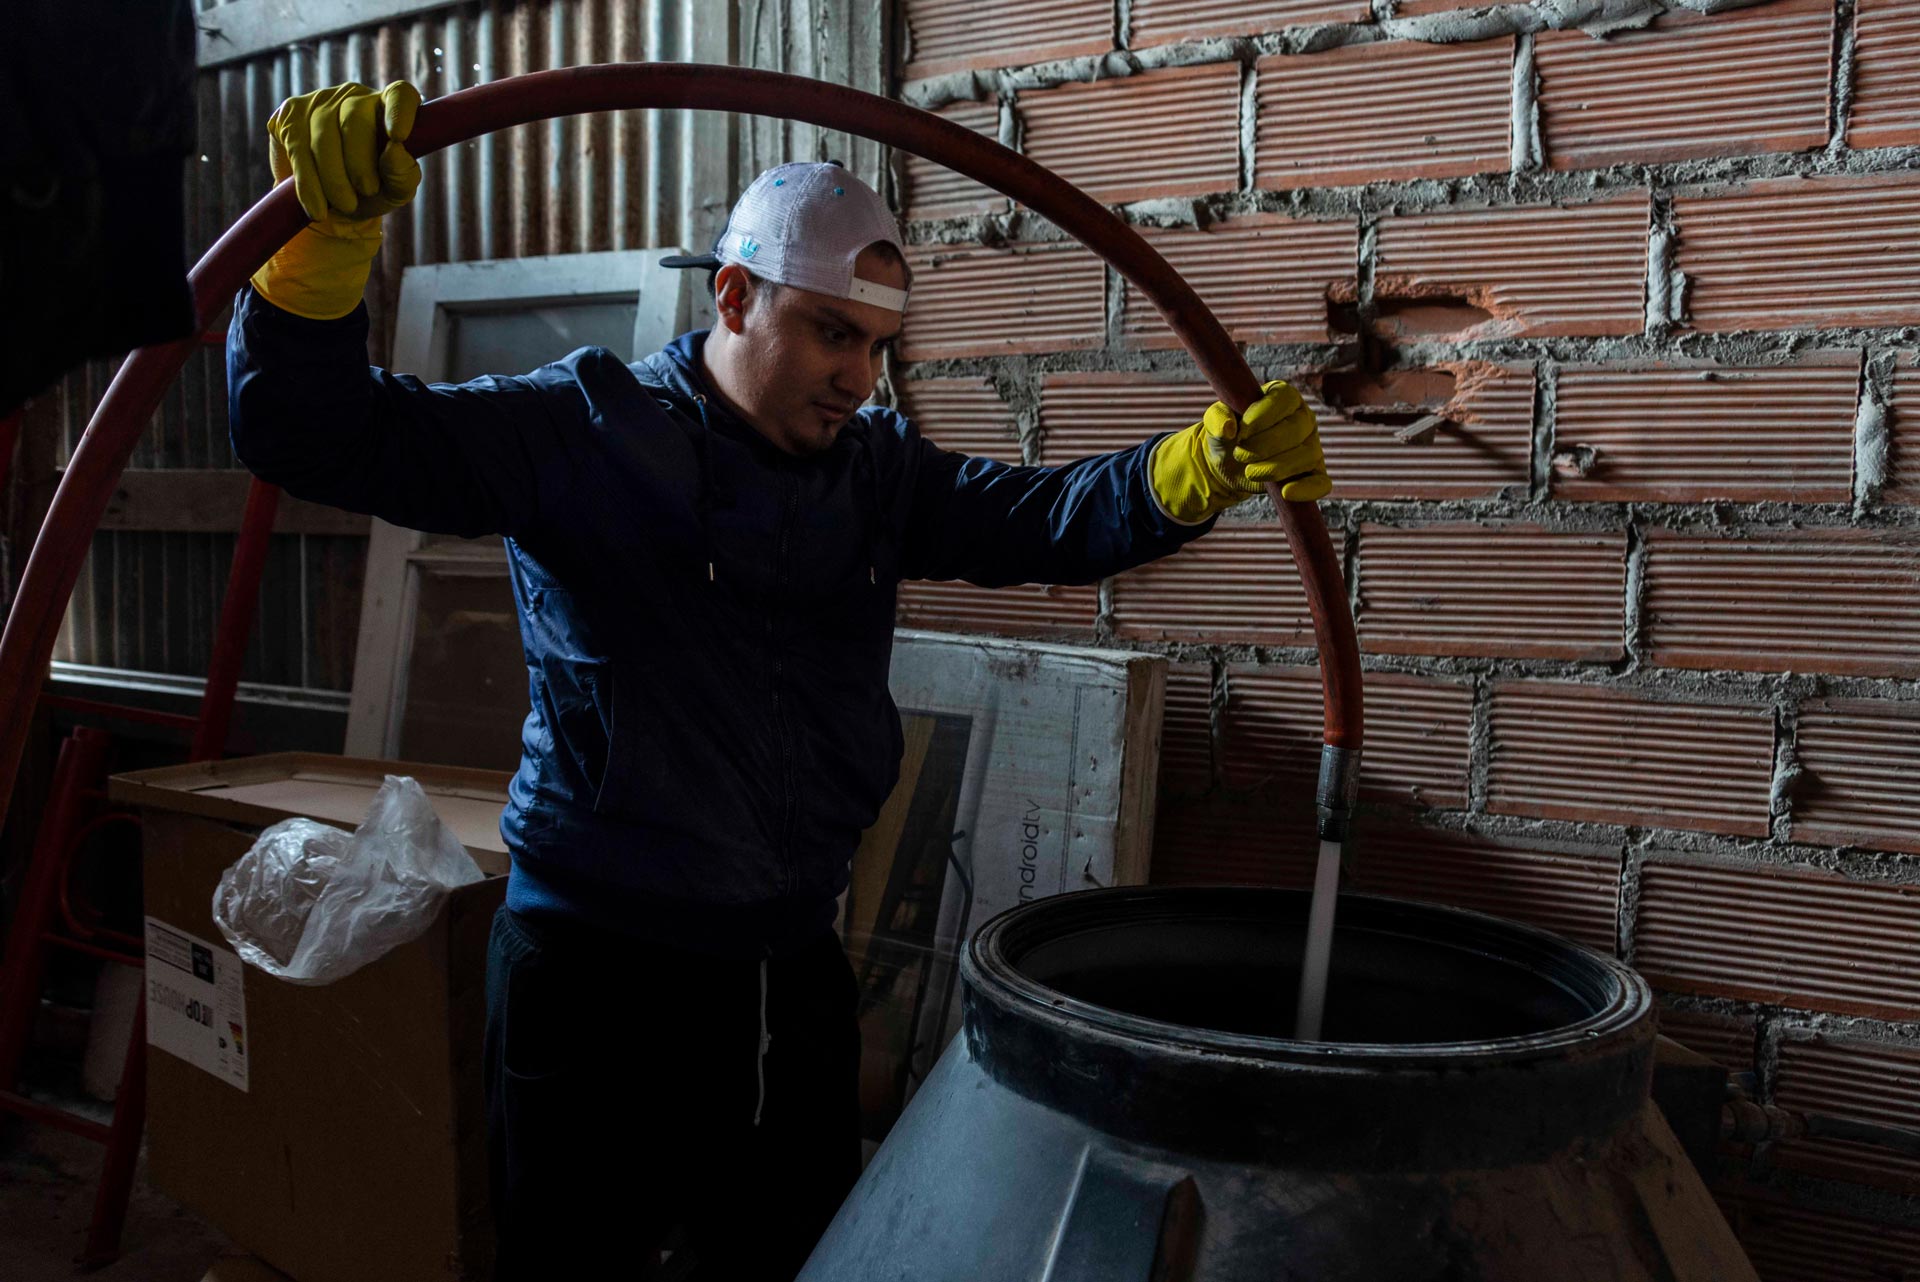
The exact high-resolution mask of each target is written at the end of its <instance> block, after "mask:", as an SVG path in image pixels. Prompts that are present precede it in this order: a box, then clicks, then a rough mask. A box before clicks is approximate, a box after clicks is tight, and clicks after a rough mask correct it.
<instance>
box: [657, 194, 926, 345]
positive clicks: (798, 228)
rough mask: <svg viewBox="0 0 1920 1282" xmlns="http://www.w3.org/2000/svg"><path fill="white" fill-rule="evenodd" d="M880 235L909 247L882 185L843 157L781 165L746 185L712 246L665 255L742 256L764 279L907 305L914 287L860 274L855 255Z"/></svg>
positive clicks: (705, 263)
mask: <svg viewBox="0 0 1920 1282" xmlns="http://www.w3.org/2000/svg"><path fill="white" fill-rule="evenodd" d="M876 241H885V242H887V243H888V244H890V245H892V246H893V247H894V248H895V249H898V250H900V251H901V253H902V255H903V256H904V255H905V252H906V251H905V246H904V245H903V244H902V243H901V240H900V227H899V224H898V223H896V222H895V221H894V217H893V213H892V211H890V210H889V209H888V208H887V203H886V201H884V200H882V199H881V198H880V193H879V192H876V191H875V190H874V189H873V188H871V187H869V186H867V185H866V184H865V183H863V182H861V181H860V180H859V179H858V178H856V177H854V176H853V175H852V174H850V173H848V172H847V170H846V169H845V168H843V167H842V166H841V165H840V164H839V163H838V162H826V163H794V164H787V165H775V166H774V167H773V168H772V169H769V170H767V171H766V172H765V173H763V174H761V175H760V176H759V177H758V178H756V179H754V180H753V182H752V183H751V184H750V185H749V186H748V187H747V189H746V191H744V192H742V193H741V195H740V199H739V201H737V202H736V203H735V204H734V207H733V213H732V215H731V216H730V217H729V218H728V219H727V229H726V231H724V232H722V233H721V234H720V240H719V242H718V243H717V244H716V245H714V247H713V252H712V253H710V254H688V255H680V256H677V257H673V258H668V259H665V260H663V261H664V262H665V264H666V266H668V267H706V268H709V269H718V268H720V267H724V266H726V265H727V264H729V263H738V264H740V265H741V266H743V267H745V268H747V269H748V270H750V271H751V272H752V273H753V274H754V275H755V276H758V277H760V278H762V279H764V280H771V281H778V282H779V283H780V284H783V285H792V286H795V287H796V288H799V289H810V290H812V291H813V292H815V293H817V294H826V295H827V296H828V297H831V298H848V299H852V300H854V301H856V302H861V303H871V304H873V305H874V306H876V307H884V308H887V309H888V310H890V311H896V312H904V311H906V310H907V291H906V290H904V289H895V288H893V287H892V286H891V285H883V284H881V283H880V282H879V281H873V280H867V279H866V278H864V277H861V276H856V275H855V274H854V267H853V265H854V260H855V259H857V258H858V257H859V256H860V251H862V250H863V249H865V248H866V247H867V246H869V245H871V244H873V243H874V242H876Z"/></svg>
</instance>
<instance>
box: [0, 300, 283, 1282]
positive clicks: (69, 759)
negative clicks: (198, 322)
mask: <svg viewBox="0 0 1920 1282" xmlns="http://www.w3.org/2000/svg"><path fill="white" fill-rule="evenodd" d="M200 341H201V342H202V343H203V344H206V345H208V346H212V345H216V344H224V343H225V342H226V336H225V335H224V334H221V333H219V332H217V331H214V332H208V333H204V334H202V335H201V337H200ZM18 426H19V416H18V415H14V416H11V417H10V418H9V419H8V420H7V421H6V422H5V423H0V484H4V477H5V474H6V472H5V464H6V463H7V461H9V460H10V459H11V458H12V440H13V436H12V434H13V433H17V430H18ZM279 495H280V492H279V490H278V489H276V488H275V487H273V486H270V485H266V484H263V483H262V482H260V481H258V480H256V481H254V482H253V485H252V487H251V488H250V489H249V490H248V492H247V506H246V511H245V512H244V514H243V515H242V517H241V520H240V531H239V536H238V538H237V539H236V540H235V542H234V550H233V564H232V567H231V569H230V571H229V573H228V575H227V593H226V599H225V600H224V601H223V602H222V603H221V607H220V622H219V626H218V629H217V631H216V632H215V634H214V644H213V654H212V656H211V661H210V663H209V664H208V671H207V685H206V690H205V693H204V694H203V696H202V698H201V701H200V711H199V714H198V715H197V716H187V715H184V714H182V713H176V712H160V711H155V710H152V709H147V708H133V707H127V706H125V705H122V704H116V703H106V702H103V701H100V700H97V699H85V698H80V697H77V696H73V695H43V696H42V698H41V699H40V703H41V705H42V706H44V707H48V708H52V709H57V710H60V711H64V712H69V713H79V714H81V715H85V716H98V717H109V718H114V719H117V720H121V721H131V722H135V723H139V724H144V725H153V726H162V727H166V728H169V729H174V730H183V731H186V732H188V733H189V734H191V735H192V740H191V747H190V748H189V750H188V754H187V755H188V760H190V761H205V760H212V759H214V758H217V757H219V756H220V755H221V754H222V750H223V749H224V748H225V746H226V742H227V735H228V730H229V727H230V725H231V723H232V714H233V701H234V695H235V692H236V690H237V689H238V687H239V681H240V668H241V664H242V663H243V662H244V660H245V657H246V647H247V639H248V637H249V636H250V635H251V633H252V631H253V620H254V612H255V608H256V606H257V605H258V603H259V598H260V581H261V578H262V577H263V575H264V573H265V570H266V560H267V549H268V546H269V544H270V542H271V538H272V534H273V519H274V515H275V512H276V510H277V508H278V504H279ZM62 613H64V610H63V611H62ZM110 746H111V738H110V736H108V735H107V734H106V732H104V731H101V730H97V729H93V728H91V727H82V728H79V729H76V730H74V731H73V732H72V733H71V734H70V735H69V736H68V737H67V739H66V741H65V742H64V743H63V744H62V745H61V750H60V756H59V759H58V761H57V763H56V765H55V768H54V786H53V789H52V794H51V796H50V797H49V799H48V804H47V808H46V811H45V812H44V813H43V815H42V817H41V821H40V831H39V832H38V833H37V834H36V838H35V841H34V848H33V851H32V853H31V855H30V857H29V863H28V868H27V876H26V878H25V882H24V884H23V886H22V888H21V897H20V903H19V907H18V909H17V910H16V912H15V915H14V920H13V923H12V929H11V930H10V931H9V932H8V936H7V949H6V954H5V957H4V961H3V962H0V1112H10V1113H15V1114H18V1115H20V1116H22V1117H27V1118H30V1119H32V1120H34V1121H37V1122H40V1123H42V1124H43V1125H47V1126H52V1127H56V1128H58V1129H61V1130H65V1131H68V1132H70V1133H72V1134H75V1135H79V1136H81V1137H83V1138H86V1139H90V1140H94V1141H96V1142H98V1143H100V1144H103V1145H105V1147H106V1156H105V1160H104V1161H103V1162H102V1164H101V1171H100V1183H99V1184H98V1186H97V1187H96V1188H95V1190H94V1204H93V1213H92V1218H91V1220H90V1221H89V1223H88V1226H87V1238H86V1244H85V1246H84V1248H83V1250H82V1253H81V1256H80V1263H81V1264H82V1265H83V1266H86V1267H98V1266H100V1265H104V1264H107V1263H109V1262H111V1261H112V1260H114V1259H115V1258H117V1257H118V1256H119V1254H120V1240H121V1235H122V1233H123V1231H124V1229H125V1226H126V1218H127V1203H128V1200H129V1199H130V1198H131V1196H132V1193H133V1176H134V1169H135V1166H136V1164H137V1162H138V1158H139V1153H140V1137H141V1134H142V1132H144V1131H145V1129H146V1117H147V1111H146V1099H147V1032H146V1024H147V1012H146V1003H145V1002H140V1003H137V1004H136V1006H135V1008H134V1022H133V1028H132V1031H131V1035H130V1036H129V1038H128V1041H127V1049H126V1054H125V1058H124V1059H123V1060H122V1061H121V1068H120V1085H119V1089H118V1091H117V1092H116V1094H115V1096H114V1110H113V1122H112V1124H111V1125H110V1126H109V1125H102V1124H101V1123H99V1122H95V1121H93V1120H92V1119H90V1118H84V1117H80V1116H78V1115H77V1114H74V1113H69V1112H67V1111H66V1110H65V1109H61V1108H57V1107H54V1106H53V1105H49V1104H44V1103H42V1102H40V1101H38V1100H34V1099H29V1098H27V1097H26V1096H24V1095H21V1094H19V1093H18V1092H17V1091H16V1090H14V1086H15V1084H16V1083H17V1082H18V1080H19V1069H20V1061H21V1059H22V1058H23V1057H24V1055H25V1053H26V1046H27V1041H28V1038H29V1037H30V1036H31V1033H32V1028H33V1016H34V1012H35V1011H36V1009H37V1008H38V1005H39V996H40V982H41V977H42V975H43V974H44V971H45V959H46V953H47V950H49V949H55V948H58V949H63V950H65V951H68V952H76V953H80V954H83V955H85V956H89V957H93V958H96V959H98V960H101V961H105V962H110V963H113V964H116V965H122V966H134V967H144V962H145V948H146V945H145V941H144V940H142V939H138V938H135V937H133V936H131V935H127V934H123V933H121V932H119V931H115V930H110V929H108V928H106V927H104V926H101V925H99V924H98V923H97V922H90V921H83V920H82V914H81V913H80V912H79V911H78V910H76V908H75V906H74V904H73V900H72V895H71V892H70V878H69V872H70V866H71V861H72V858H73V856H74V855H75V854H76V853H78V852H79V851H80V850H81V849H82V848H83V847H84V846H85V844H86V842H87V841H88V839H89V838H91V837H92V836H93V835H94V834H95V833H96V832H98V831H100V830H101V829H102V828H104V827H106V826H108V825H110V824H116V823H131V824H134V825H136V826H137V825H138V824H139V819H138V818H137V817H136V816H134V815H131V814H126V813H123V812H116V811H108V812H106V813H104V814H100V815H96V816H94V817H93V818H91V819H89V820H87V821H85V822H84V823H83V822H81V821H80V813H81V808H82V806H83V805H84V804H85V803H86V802H88V801H90V800H91V801H99V800H104V797H105V794H104V792H102V791H101V790H100V788H98V787H97V786H94V785H95V783H96V781H98V780H102V779H104V777H105V771H106V761H107V750H108V748H109V747H110ZM9 790H10V788H9ZM0 806H4V802H0ZM0 813H4V811H3V810H0ZM56 910H57V912H58V922H57V923H56V921H55V916H54V915H55V911H56ZM56 925H58V926H62V927H64V928H65V929H64V932H63V931H62V930H60V929H56ZM96 941H98V942H96Z"/></svg>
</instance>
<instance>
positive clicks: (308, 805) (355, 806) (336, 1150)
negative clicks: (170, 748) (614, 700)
mask: <svg viewBox="0 0 1920 1282" xmlns="http://www.w3.org/2000/svg"><path fill="white" fill-rule="evenodd" d="M389 773H394V774H408V775H412V776H413V777H414V778H415V779H417V780H419V782H420V785H421V787H422V788H424V789H425V790H426V792H427V795H428V796H429V797H431V798H432V800H433V804H434V809H435V810H436V811H437V812H438V813H439V815H440V818H441V820H442V821H443V822H444V823H446V824H447V826H448V827H449V828H450V829H452V831H453V832H454V834H455V836H457V837H458V838H459V839H460V841H461V842H462V843H463V844H464V845H465V846H466V847H467V849H468V851H469V852H470V853H471V854H472V855H473V857H474V859H475V860H476V861H477V862H478V863H479V864H480V866H481V868H482V870H483V871H485V872H486V873H487V874H488V876H487V878H486V879H485V880H484V881H481V882H477V883H475V884H474V885H471V886H466V887H462V888H461V889H460V890H458V891H455V892H454V893H453V894H452V895H451V896H450V897H449V899H448V902H447V904H446V906H445V907H444V908H443V909H442V911H441V913H440V915H439V917H438V919H437V920H436V921H435V922H434V924H433V926H432V927H431V928H430V929H429V930H428V931H427V933H426V934H424V935H423V936H421V937H420V938H419V939H416V940H414V941H413V942H412V943H410V944H406V945H403V946H402V947H400V948H397V949H395V950H394V951H392V952H390V953H388V954H387V955H386V956H385V957H382V958H381V959H379V960H378V961H376V962H373V963H371V964H370V965H368V966H366V967H363V968H362V969H361V970H358V971H356V972H355V973H353V974H352V975H349V976H347V977H346V978H345V979H342V980H340V981H339V982H337V983H334V984H329V985H325V986H321V987H303V986H300V985H296V984H289V983H286V982H285V981H282V980H278V979H275V978H273V977H272V976H270V975H267V974H265V973H264V972H262V971H259V970H255V969H252V968H247V967H242V966H241V965H240V963H239V958H238V956H237V955H236V954H234V953H233V952H232V951H231V949H229V948H228V947H227V942H226V939H225V938H224V937H223V936H222V935H221V934H220V931H219V928H218V927H217V926H215V925H214V924H213V917H212V901H213V891H214V886H215V884H216V883H217V882H218V881H219V878H220V874H221V872H222V871H224V870H225V869H226V868H227V867H228V866H229V865H230V864H232V863H233V861H234V860H236V859H238V858H239V857H240V856H241V855H242V854H244V853H245V852H246V850H247V849H248V847H250V846H251V845H252V844H253V841H254V838H255V837H256V836H257V835H258V834H259V832H260V830H261V829H262V828H265V827H267V826H268V825H269V824H272V823H275V822H278V821H279V820H281V819H285V818H290V817H293V816H300V815H304V816H306V817H308V818H313V819H319V820H322V821H323V822H328V823H333V824H337V825H339V826H340V827H342V828H347V829H351V828H353V827H355V826H356V825H357V824H358V823H359V822H360V820H361V819H362V818H363V817H364V816H365V814H366V809H367V805H368V803H369V802H370V801H371V800H372V798H373V794H374V792H375V791H376V790H377V789H378V787H379V786H380V782H381V780H382V779H383V777H384V776H385V775H387V774H389ZM507 778H508V776H507V775H505V774H502V773H499V772H495V771H483V770H463V769H452V768H447V767H439V766H427V765H413V764H401V763H394V762H377V761H361V760H354V759H349V758H341V757H329V756H324V755H316V754H307V753H282V754H275V755H270V756H262V757H251V758H245V759H241V760H235V761H226V762H211V763H202V764H197V765H190V766H175V767H168V768H165V769H161V770H146V771H140V772H137V773H133V774H126V775H121V776H118V777H116V778H115V779H114V780H113V782H112V785H111V795H112V797H113V799H114V800H115V801H116V802H118V803H120V804H123V805H130V806H135V807H138V808H139V809H140V811H141V813H142V817H143V819H144V821H145V825H146V840H145V855H144V859H145V878H146V910H147V916H148V936H149V962H148V967H147V971H148V974H147V982H148V1006H147V1010H148V1034H147V1038H148V1042H149V1047H150V1053H149V1055H148V1058H147V1100H148V1104H147V1112H148V1120H147V1136H148V1141H147V1142H148V1165H149V1179H150V1180H151V1182H152V1183H153V1185H154V1187H156V1188H158V1189H160V1190H161V1191H162V1192H164V1193H166V1194H167V1195H168V1196H170V1197H173V1198H174V1199H176V1200H178V1201H179V1202H181V1203H183V1204H185V1205H186V1206H188V1207H190V1208H191V1209H192V1210H194V1211H195V1212H197V1213H198V1214H200V1215H202V1216H204V1217H205V1218H206V1219H207V1220H209V1221H211V1222H212V1223H213V1224H214V1225H216V1226H217V1227H218V1228H219V1229H220V1230H221V1231H222V1232H224V1233H226V1234H227V1235H228V1236H229V1237H230V1238H232V1239H233V1241H234V1242H235V1243H236V1244H237V1245H239V1246H240V1247H242V1248H244V1249H245V1250H247V1251H249V1252H251V1253H252V1254H253V1255H255V1256H257V1257H258V1258H259V1259H260V1260H262V1261H264V1262H265V1263H267V1264H269V1265H272V1266H273V1267H274V1268H277V1269H279V1270H281V1271H283V1272H285V1273H287V1274H289V1275H291V1276H292V1277H294V1278H297V1279H299V1282H384V1280H385V1279H393V1280H394V1282H400V1280H402V1279H405V1280H406V1282H421V1280H423V1279H434V1278H483V1277H486V1276H487V1275H488V1274H489V1272H490V1270H491V1264H492V1225H491V1221H490V1219H489V1212H488V1207H487V1172H486V1119H485V1116H484V1113H483V1107H482V1099H481V1085H480V1055H481V1038H482V1033H483V1030H484V1026H485V1019H486V1000H485V997H486V995H485V980H486V946H487V934H488V931H489V928H490V926H491V923H492V919H493V914H494V910H495V909H496V908H497V907H499V905H500V903H501V901H502V900H503V899H504V897H505V893H506V877H505V875H504V874H505V873H506V869H507V858H506V854H505V851H504V848H503V846H502V843H501V840H500V834H499V827H498V824H499V817H500V811H501V808H502V807H503V806H504V805H505V804H506V788H507ZM156 1003H158V1004H156ZM196 1038H197V1039H199V1040H196Z"/></svg>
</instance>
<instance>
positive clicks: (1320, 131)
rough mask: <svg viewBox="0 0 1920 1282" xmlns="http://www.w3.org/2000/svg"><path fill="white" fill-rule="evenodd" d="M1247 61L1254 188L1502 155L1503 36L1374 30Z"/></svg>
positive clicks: (1329, 181)
mask: <svg viewBox="0 0 1920 1282" xmlns="http://www.w3.org/2000/svg"><path fill="white" fill-rule="evenodd" d="M1254 70H1255V72H1256V73H1257V75H1258V81H1257V87H1256V91H1255V92H1256V97H1257V99H1258V113H1259V114H1258V119H1257V124H1256V127H1255V130H1256V131H1255V135H1254V185H1255V186H1256V187H1263V188H1268V189H1275V188H1290V187H1322V186H1335V187H1337V186H1345V185H1349V184H1354V183H1366V182H1373V181H1375V180H1376V179H1405V178H1448V177H1454V176H1457V175H1464V174H1482V173H1496V172H1501V171H1504V170H1505V169H1506V168H1507V167H1508V165H1509V163H1510V162H1511V156H1512V151H1511V148H1510V146H1509V143H1508V134H1509V132H1510V131H1511V122H1512V115H1513V108H1512V102H1511V99H1512V94H1513V42H1512V41H1511V40H1489V41H1480V42H1477V43H1470V44H1458V45H1431V44H1421V43H1417V42H1413V41H1405V40H1393V41H1381V42H1379V43H1375V44H1364V45H1349V46H1347V47H1346V48H1344V49H1335V50H1331V51H1329V52H1327V53H1322V54H1315V55H1311V56H1306V57H1301V56H1295V55H1278V56H1275V57H1270V58H1262V59H1261V60H1260V61H1259V62H1257V63H1255V64H1254ZM1356 85H1364V86H1365V90H1364V92H1356V90H1355V86H1356ZM1442 103H1444V104H1445V106H1444V109H1437V108H1436V104H1442Z"/></svg>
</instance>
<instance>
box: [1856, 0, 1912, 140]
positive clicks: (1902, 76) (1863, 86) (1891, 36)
mask: <svg viewBox="0 0 1920 1282" xmlns="http://www.w3.org/2000/svg"><path fill="white" fill-rule="evenodd" d="M1854 32H1855V41H1856V42H1855V47H1854V82H1853V113H1852V116H1851V117H1850V118H1849V121H1848V128H1847V143H1848V145H1850V146H1854V147H1899V146H1907V145H1911V144H1913V143H1920V8H1916V7H1915V6H1914V4H1913V3H1912V0H1859V4H1858V6H1857V7H1856V8H1855V10H1854Z"/></svg>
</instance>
